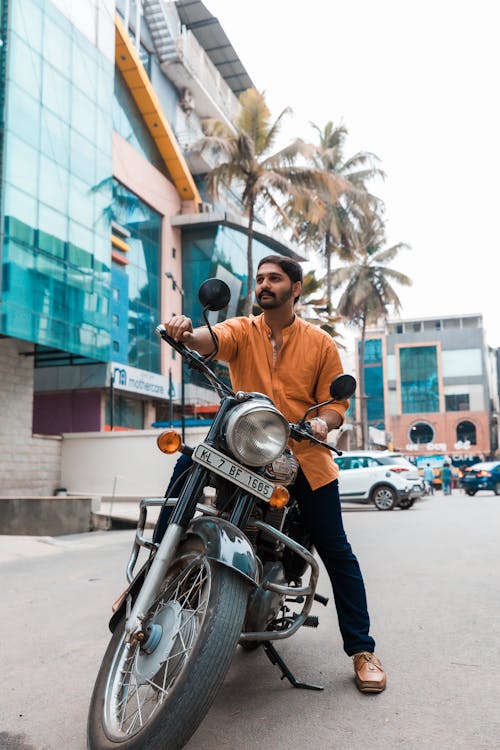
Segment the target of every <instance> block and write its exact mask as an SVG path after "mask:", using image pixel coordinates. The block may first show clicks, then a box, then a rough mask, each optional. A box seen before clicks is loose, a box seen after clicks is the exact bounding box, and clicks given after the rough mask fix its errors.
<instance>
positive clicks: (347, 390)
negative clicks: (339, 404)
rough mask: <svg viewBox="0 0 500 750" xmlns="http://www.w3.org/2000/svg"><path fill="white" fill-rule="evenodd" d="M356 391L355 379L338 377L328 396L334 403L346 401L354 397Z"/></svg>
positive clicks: (345, 376)
mask: <svg viewBox="0 0 500 750" xmlns="http://www.w3.org/2000/svg"><path fill="white" fill-rule="evenodd" d="M355 390H356V378H353V376H352V375H347V374H344V375H339V376H338V378H335V380H334V381H333V382H332V384H331V386H330V396H331V397H332V398H333V399H335V401H346V400H347V399H349V398H351V397H352V396H353V395H354V392H355Z"/></svg>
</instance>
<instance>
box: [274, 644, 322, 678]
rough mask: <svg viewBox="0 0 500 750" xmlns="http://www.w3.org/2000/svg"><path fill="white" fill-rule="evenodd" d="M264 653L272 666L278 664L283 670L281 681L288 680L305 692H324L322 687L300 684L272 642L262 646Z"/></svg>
mask: <svg viewBox="0 0 500 750" xmlns="http://www.w3.org/2000/svg"><path fill="white" fill-rule="evenodd" d="M262 646H263V648H264V651H265V652H266V656H267V658H268V659H269V661H270V662H271V664H277V665H278V667H279V668H280V669H281V679H282V680H284V679H285V677H286V679H287V680H288V681H289V682H290V683H291V684H292V685H293V687H294V688H303V689H304V690H323V688H322V687H321V685H310V684H309V683H307V682H299V681H298V680H297V679H296V678H295V676H294V675H293V674H292V672H290V670H289V669H288V667H287V665H286V664H285V662H284V661H283V659H282V658H281V656H280V655H279V654H278V652H277V651H276V649H275V648H274V646H273V645H272V643H271V642H270V641H264V642H263V644H262Z"/></svg>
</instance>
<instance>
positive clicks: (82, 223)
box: [0, 0, 298, 493]
mask: <svg viewBox="0 0 500 750" xmlns="http://www.w3.org/2000/svg"><path fill="white" fill-rule="evenodd" d="M0 13H1V16H0V28H1V40H2V45H1V46H0V71H1V73H0V97H1V105H2V111H3V112H4V127H3V128H2V129H1V130H0V160H1V169H2V181H1V190H0V227H1V231H2V234H3V236H2V241H1V243H0V248H1V249H0V253H1V255H0V264H1V267H2V277H1V279H2V281H1V287H0V372H1V373H2V384H1V385H0V412H1V423H0V448H1V449H2V450H1V451H0V455H2V459H1V460H0V479H1V480H2V481H3V490H4V492H17V491H18V490H19V491H23V492H25V491H26V488H29V489H31V490H33V491H35V492H40V491H46V492H49V493H50V492H51V490H52V489H53V488H54V486H55V485H56V483H57V471H58V468H57V466H58V455H59V450H60V447H59V444H58V439H59V437H60V436H61V435H63V434H64V433H69V432H87V431H89V432H91V431H95V432H98V431H104V430H118V429H126V430H130V429H143V428H148V427H150V426H151V425H153V424H155V423H156V422H157V421H158V420H159V419H162V418H164V417H165V415H166V414H167V413H168V412H170V414H171V413H172V410H173V409H174V410H175V411H176V412H178V411H179V410H180V409H181V408H182V410H183V411H184V413H185V414H188V415H191V414H195V413H197V412H198V413H200V414H201V413H203V412H204V410H205V411H207V412H208V413H209V412H210V410H212V411H213V404H211V403H210V399H209V396H208V394H207V392H206V391H204V390H203V389H202V388H201V387H200V385H199V384H198V383H196V382H193V383H190V382H189V379H188V377H187V376H186V378H185V381H186V382H185V383H183V373H182V370H181V363H180V361H179V358H178V357H177V358H176V357H175V353H172V352H171V351H170V350H169V349H168V347H167V346H160V339H159V338H158V337H157V336H156V335H155V333H154V330H155V327H156V325H157V324H158V323H159V322H161V321H162V320H165V319H166V318H167V317H169V316H171V315H172V314H173V313H180V312H181V310H184V311H185V312H188V313H191V312H192V314H193V317H194V318H195V321H197V320H198V318H199V313H200V311H199V309H198V308H197V306H196V305H197V296H196V293H197V287H198V285H199V283H200V282H201V281H202V280H203V279H204V278H206V277H207V276H215V275H217V276H220V277H222V278H224V279H225V280H227V281H228V283H230V285H231V289H232V291H233V295H234V296H233V302H232V308H231V310H230V311H229V313H230V314H234V313H235V312H237V311H238V310H239V307H238V305H239V302H240V300H243V298H244V295H245V292H246V288H247V284H248V279H247V278H246V270H245V263H244V258H245V254H246V225H245V221H244V220H243V219H242V216H241V211H240V205H239V202H238V198H237V196H235V195H232V194H231V193H230V192H229V191H228V192H227V193H226V194H225V196H224V200H220V201H219V202H218V204H217V205H211V204H210V203H209V202H208V201H207V199H206V196H205V187H204V185H205V175H206V173H207V172H208V171H209V170H210V169H211V167H212V166H213V165H214V162H213V157H212V156H211V155H209V154H204V153H200V152H199V150H197V149H196V147H195V144H196V142H197V140H198V139H199V138H200V136H201V134H202V126H201V123H202V120H203V118H206V117H215V118H217V119H221V120H223V121H224V122H226V123H228V124H229V123H231V121H232V120H233V118H234V116H235V114H236V113H237V111H238V107H239V102H238V95H239V93H241V91H243V90H244V89H246V88H248V87H249V86H251V85H252V82H251V79H250V78H249V76H248V74H247V72H246V70H245V69H244V67H243V65H242V64H241V62H240V61H239V59H238V56H237V54H236V52H235V50H234V49H233V47H232V45H231V43H230V42H229V40H228V39H227V37H226V35H225V34H224V31H223V29H222V27H221V26H220V24H219V22H218V20H217V19H215V18H214V17H213V16H211V14H210V13H209V12H208V10H207V9H206V8H205V6H204V5H203V3H202V2H198V1H196V2H193V1H192V0H189V1H188V0H177V2H165V1H164V0H140V1H139V2H134V1H133V0H117V1H116V2H115V0H79V1H78V2H74V3H69V2H67V0H0ZM256 245H257V246H256V259H257V260H258V259H259V257H262V255H264V254H268V253H270V252H273V251H277V252H280V253H284V254H289V255H292V256H295V257H298V256H296V254H295V253H294V250H293V248H291V247H289V246H288V245H287V244H283V243H282V242H280V241H279V240H278V239H277V238H275V237H274V236H273V235H272V234H270V233H269V232H267V231H266V229H265V227H264V226H262V228H261V231H260V232H259V231H257V233H256ZM181 385H182V386H184V385H185V386H186V387H185V389H184V387H181ZM182 395H184V403H182V404H181V396H182ZM13 436H15V439H13ZM49 436H50V439H48V438H49ZM20 452H21V453H23V452H24V453H25V455H29V456H30V458H31V462H30V466H29V467H28V468H27V469H26V467H25V469H24V470H23V472H22V479H20V478H19V477H20V475H21V472H18V473H16V472H13V471H12V470H11V469H12V466H17V465H21V464H22V465H23V466H24V462H23V461H22V460H21V457H20ZM37 456H38V457H41V456H43V462H44V467H43V469H41V468H40V461H39V460H38V461H37V460H36V458H37ZM48 467H49V468H48Z"/></svg>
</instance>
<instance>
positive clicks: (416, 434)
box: [409, 422, 434, 445]
mask: <svg viewBox="0 0 500 750" xmlns="http://www.w3.org/2000/svg"><path fill="white" fill-rule="evenodd" d="M409 438H410V441H411V442H412V443H415V444H416V445H425V444H426V443H432V442H433V441H434V430H433V428H432V427H431V425H430V424H428V423H427V422H416V423H415V424H414V425H412V426H411V427H410V431H409Z"/></svg>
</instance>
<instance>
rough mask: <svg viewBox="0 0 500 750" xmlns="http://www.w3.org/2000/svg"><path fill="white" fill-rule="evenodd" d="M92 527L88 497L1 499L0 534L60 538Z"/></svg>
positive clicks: (90, 502)
mask: <svg viewBox="0 0 500 750" xmlns="http://www.w3.org/2000/svg"><path fill="white" fill-rule="evenodd" d="M91 527H92V498H90V497H78V498H75V497H15V498H14V497H0V534H12V535H24V534H28V535H29V534H32V535H35V536H61V535H62V534H83V533H85V532H86V531H90V530H91Z"/></svg>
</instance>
